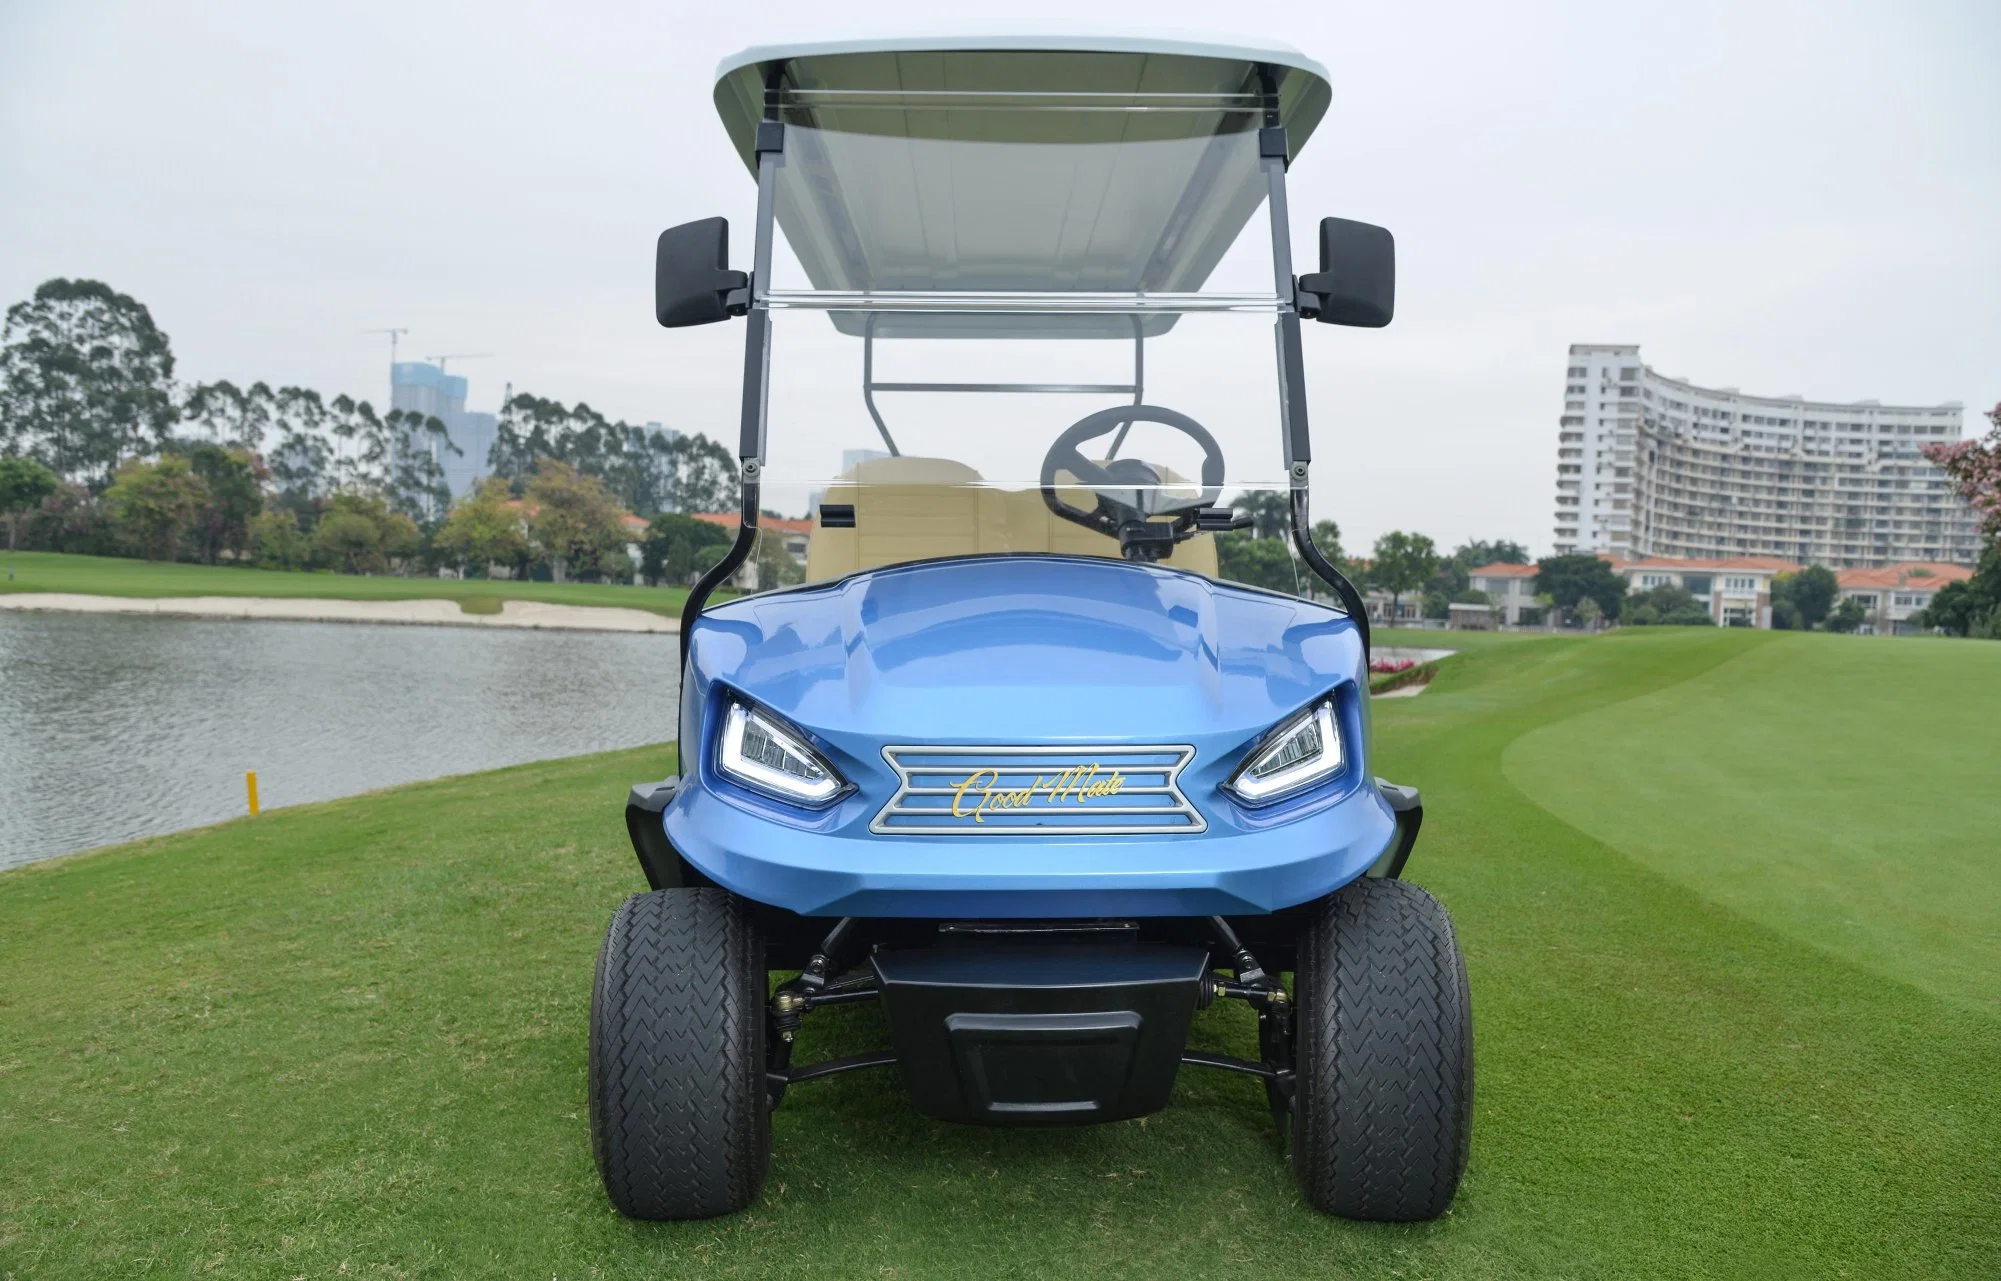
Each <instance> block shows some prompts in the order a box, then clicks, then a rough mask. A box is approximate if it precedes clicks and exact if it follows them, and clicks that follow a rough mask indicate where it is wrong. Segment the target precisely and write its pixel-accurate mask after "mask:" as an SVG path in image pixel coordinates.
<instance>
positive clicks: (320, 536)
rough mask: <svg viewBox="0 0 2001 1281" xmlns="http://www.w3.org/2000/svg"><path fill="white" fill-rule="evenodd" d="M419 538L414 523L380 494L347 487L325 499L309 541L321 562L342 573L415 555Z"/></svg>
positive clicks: (384, 565)
mask: <svg viewBox="0 0 2001 1281" xmlns="http://www.w3.org/2000/svg"><path fill="white" fill-rule="evenodd" d="M421 540H422V535H421V534H420V533H419V531H418V529H417V526H416V524H415V523H414V522H413V521H411V519H410V518H409V517H408V516H405V515H403V514H402V513H401V512H396V511H391V510H390V508H389V503H388V501H387V500H386V499H384V498H383V497H382V495H380V494H372V493H366V492H362V491H356V490H347V491H343V492H341V493H338V494H335V495H334V496H333V497H332V498H329V499H328V500H327V504H326V511H325V512H324V513H323V514H322V515H321V516H320V519H319V523H318V524H316V525H314V526H313V536H312V545H313V554H314V555H315V556H316V557H318V559H319V560H320V561H321V562H322V563H324V564H327V565H330V566H332V567H333V568H335V569H337V570H339V571H340V572H341V573H343V574H372V573H378V572H380V571H381V570H384V569H387V568H389V567H390V562H391V561H392V560H396V559H401V558H407V557H410V556H413V555H415V554H416V552H417V549H418V546H419V544H420V542H421Z"/></svg>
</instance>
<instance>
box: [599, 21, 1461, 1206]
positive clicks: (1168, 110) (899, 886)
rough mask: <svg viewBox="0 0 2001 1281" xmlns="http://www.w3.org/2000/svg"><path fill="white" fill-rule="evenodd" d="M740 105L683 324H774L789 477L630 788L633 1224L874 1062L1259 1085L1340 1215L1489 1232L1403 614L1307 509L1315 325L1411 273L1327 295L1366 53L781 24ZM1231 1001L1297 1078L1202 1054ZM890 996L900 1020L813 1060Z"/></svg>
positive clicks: (674, 292)
mask: <svg viewBox="0 0 2001 1281" xmlns="http://www.w3.org/2000/svg"><path fill="white" fill-rule="evenodd" d="M715 100H716V105H717V107H718V109H719V110H720V112H721V114H722V118H723V123H724V125H725V127H726V128H727V130H728V133H729V136H730V138H731V140H732V142H734V144H735V145H736V148H737V151H738V153H739V154H740V155H741V156H742V158H743V161H744V163H745V165H746V166H747V167H748V168H749V169H750V171H751V172H752V173H753V174H754V175H755V177H756V180H757V214H756V227H755V234H754V237H753V248H752V250H751V258H750V262H751V267H750V270H749V271H748V272H744V271H741V270H733V269H732V268H731V267H730V263H729V251H728V233H727V226H726V224H725V223H724V221H723V220H722V219H720V218H711V219H708V220H705V221H702V222H695V223H689V224H686V225H684V226H679V227H675V228H673V229H672V230H670V231H667V232H666V233H664V234H663V235H662V236H661V237H660V241H659V247H658V260H657V264H656V281H655V284H656V312H657V319H658V320H659V322H660V323H661V324H662V325H665V326H668V327H682V326H690V325H701V324H708V323H712V322H724V321H727V320H729V319H731V318H736V317H741V318H742V319H743V321H744V324H745V327H746V331H745V349H744V364H743V396H742V418H741V433H740V438H739V440H740V443H739V452H740V455H741V459H742V481H743V484H742V504H741V510H740V513H739V524H738V527H737V533H736V539H735V542H734V544H733V545H732V546H731V547H730V549H729V551H728V553H727V554H726V555H725V556H724V557H723V559H722V561H721V562H720V563H719V564H717V565H715V566H714V567H713V568H712V569H710V570H709V571H708V572H707V573H706V574H704V575H703V576H702V577H701V578H700V580H699V581H698V582H697V583H696V585H695V586H694V588H693V590H692V592H691V594H690V596H689V599H688V603H687V607H686V611H685V613H684V614H683V616H682V620H681V638H680V643H681V675H680V679H681V704H680V707H681V713H680V715H681V724H680V744H681V755H680V774H679V776H678V777H677V778H670V779H667V780H664V781H662V782H658V783H649V784H645V785H642V786H639V787H635V788H634V789H633V791H632V794H631V797H630V798H629V801H628V804H627V808H626V821H627V826H628V829H629V831H630V834H631V838H632V844H633V847H634V850H635V851H636V853H637V854H638V857H639V862H640V865H641V867H642V869H643V870H644V872H645V876H646V879H647V882H648V884H649V885H650V886H651V887H652V888H651V890H650V892H648V893H645V894H640V895H636V896H634V897H633V898H631V899H628V900H627V901H626V902H625V903H624V904H623V905H622V906H621V907H619V909H618V910H617V913H616V914H615V915H614V916H613V918H612V922H611V926H610V929H609V932H608V933H607V935H606V938H605V942H604V946H603V950H602V951H601V953H600V955H599V958H598V966H597V975H596V984H595V989H594V992H593V996H592V1003H591V1027H590V1087H589V1088H590V1119H591V1134H592V1142H593V1147H594V1151H595V1156H596V1160H597V1165H598V1169H599V1172H600V1173H601V1174H602V1176H603V1179H604V1184H605V1188H606V1191H607V1192H608V1193H609V1195H610V1198H611V1201H612V1203H613V1205H614V1206H616V1207H617V1209H618V1210H619V1211H620V1212H621V1213H623V1214H625V1215H628V1216H631V1217H634V1218H641V1219H680V1218H695V1217H702V1216H709V1215H717V1214H726V1213H729V1212H731V1211H735V1210H740V1209H742V1208H744V1207H745V1206H748V1205H749V1204H750V1203H751V1202H752V1201H753V1200H755V1199H756V1197H757V1195H758V1191H759V1188H760V1187H761V1185H762V1182H763V1180H764V1177H765V1172H766V1169H767V1167H768V1165H769V1162H770V1152H771V1141H772V1140H771V1115H772V1112H773V1110H774V1109H775V1108H776V1107H777V1106H778V1104H779V1103H780V1102H781V1101H782V1100H783V1099H784V1098H785V1096H786V1095H788V1094H789V1093H791V1092H792V1091H793V1090H795V1089H800V1088H811V1083H812V1082H815V1081H818V1080H822V1079H824V1078H826V1077H829V1076H833V1075H835V1074H837V1073H844V1072H849V1071H858V1070H864V1069H877V1068H884V1069H893V1070H895V1071H896V1072H898V1073H899V1074H900V1075H901V1078H902V1081H903V1084H904V1086H905V1088H906V1089H907V1091H908V1094H909V1098H910V1101H911V1103H912V1104H913V1105H914V1106H915V1107H916V1108H918V1109H919V1110H921V1111H922V1112H924V1113H927V1114H929V1115H930V1116H933V1117H937V1118H940V1119H943V1120H947V1121H954V1122H961V1123H970V1124H982V1125H999V1126H1005V1125H1034V1126H1052V1125H1074V1124H1081V1123H1087V1122H1104V1121H1119V1120H1125V1119H1127V1118H1132V1117H1139V1116H1143V1115H1145V1114H1147V1113H1151V1112H1154V1111H1157V1110H1159V1109H1161V1108H1163V1107H1165V1106H1166V1105H1167V1103H1168V1100H1169V1097H1170V1095H1171V1094H1172V1092H1173V1088H1174V1083H1175V1080H1176V1076H1177V1073H1178V1072H1179V1071H1180V1070H1181V1069H1182V1068H1183V1067H1184V1066H1185V1067H1192V1068H1199V1069H1203V1070H1220V1071H1225V1072H1235V1073H1242V1074H1245V1075H1247V1076H1251V1077H1255V1078H1257V1079H1258V1080H1259V1081H1260V1082H1262V1084H1263V1086H1264V1090H1265V1097H1266V1101H1267V1104H1268V1106H1269V1108H1270V1110H1271V1112H1272V1115H1273V1117H1274V1118H1275V1120H1276V1121H1277V1123H1278V1125H1279V1127H1280V1135H1281V1139H1282V1141H1283V1142H1286V1143H1288V1144H1289V1147H1290V1152H1291V1160H1292V1165H1293V1169H1294V1172H1295V1174H1296V1176H1297V1179H1298V1182H1299V1186H1300V1188H1301V1190H1302V1192H1303V1195H1304V1197H1305V1199H1306V1200H1307V1201H1308V1202H1309V1203H1310V1204H1311V1205H1313V1206H1315V1207H1317V1208H1319V1209H1321V1210H1323V1211H1327V1212H1330V1213H1333V1214H1338V1215H1344V1216H1347V1217H1350V1218H1357V1219H1380V1220H1416V1219H1426V1218H1431V1217H1434V1216H1436V1215H1439V1214H1441V1213H1443V1212H1444V1211H1445V1209H1446V1208H1447V1207H1448V1206H1449V1205H1450V1204H1451V1201H1452V1197H1453V1194H1454V1192H1455V1191H1456V1189H1457V1187H1458V1184H1459V1179H1460V1176H1461V1174H1462V1172H1463V1171H1464V1168H1465V1164H1466V1156H1467V1150H1468V1145H1469V1141H1470V1125H1471V1115H1472V1088H1473V1070H1472V1036H1471V1023H1470V1014H1469V1005H1468V995H1467V988H1466V972H1465V966H1464V963H1463V961H1462V959H1461V956H1460V952H1459V947H1458V943H1457V941H1456V939H1455V937H1454V934H1453V930H1452V925H1451V922H1450V920H1449V919H1448V917H1447V915H1446V913H1445V910H1444V908H1442V907H1441V906H1440V905H1439V904H1438V902H1437V901H1436V900H1435V899H1433V898H1432V897H1431V896H1430V895H1429V894H1427V893H1425V892H1424V891H1423V890H1422V889H1419V888H1417V887H1416V886H1414V885H1412V884H1410V883H1408V882H1405V881H1402V880H1400V879H1399V877H1400V876H1401V874H1402V872H1403V870H1404V866H1405V861H1406V860H1407V859H1408V858H1409V856H1410V853H1411V847H1412V845H1413V844H1414V842H1415V841H1416V838H1417V833H1418V825H1419V822H1420V820H1421V819H1422V816H1423V811H1422V809H1421V807H1420V805H1419V801H1418V794H1417V792H1416V791H1415V790H1414V789H1410V788H1404V787H1398V786H1395V785H1392V784H1390V783H1387V782H1384V781H1382V780H1380V779H1378V778H1376V777H1375V776H1374V775H1373V774H1372V773H1371V769H1370V767H1371V760H1370V743H1369V702H1368V653H1369V623H1368V616H1367V613H1366V611H1365V610H1364V607H1363V604H1362V601H1361V599H1360V597H1359V596H1358V594H1357V593H1356V591H1355V589H1354V588H1353V587H1352V586H1351V585H1350V584H1349V583H1348V581H1347V580H1346V579H1345V578H1343V577H1342V575H1341V573H1340V571H1339V570H1338V569H1337V568H1336V567H1335V565H1334V564H1332V563H1331V562H1330V561H1329V560H1328V558H1327V557H1326V556H1325V555H1323V554H1322V552H1321V550H1320V549H1319V548H1317V547H1316V545H1315V543H1314V538H1313V533H1312V527H1311V525H1310V522H1309V518H1308V506H1307V495H1308V488H1307V478H1308V464H1309V460H1310V457H1311V447H1310V440H1309V436H1308V431H1307V414H1306V393H1305V383H1304V370H1303V359H1302V350H1301V332H1300V322H1301V321H1302V320H1318V321H1321V322H1325V323H1330V324H1338V325H1350V326H1361V327H1380V326H1382V325H1386V324H1388V323H1389V321H1390V317H1391V313H1392V307H1393V294H1394V264H1393V246H1392V242H1391V238H1390V236H1389V233H1388V232H1386V231H1383V230H1382V229H1381V228H1378V227H1373V226H1368V225H1366V224H1362V223H1356V222H1349V221H1344V220H1340V219H1333V218H1330V219H1326V220H1325V221H1323V222H1322V223H1320V225H1319V270H1318V271H1317V272H1311V273H1308V274H1304V275H1300V276H1297V277H1295V275H1294V274H1293V266H1292V261H1291V240H1290V236H1289V231H1288V225H1287V215H1286V200H1285V193H1286V185H1285V180H1286V170H1287V166H1288V165H1289V164H1290V163H1291V162H1292V160H1293V159H1294V157H1295V156H1296V155H1297V154H1298V152H1299V149H1300V148H1301V146H1302V145H1303V144H1304V143H1305V142H1306V141H1307V139H1308V138H1309V137H1310V136H1311V134H1312V133H1313V131H1314V128H1315V126H1316V125H1317V124H1318V123H1319V122H1320V118H1321V116H1322V115H1323V113H1324V112H1325V110H1326V108H1327V105H1328V103H1329V100H1330V93H1329V90H1328V85H1327V77H1326V72H1325V71H1324V70H1323V69H1322V68H1321V67H1320V66H1318V65H1317V64H1315V63H1314V62H1312V61H1310V60H1308V59H1306V58H1304V57H1303V56H1301V55H1300V54H1299V53H1297V52H1296V51H1293V50H1291V49H1287V48H1283V47H1223V46H1214V45H1207V44H1189V43H1181V42H1170V41H1161V40H1152V39H1131V40H1120V39H1093V40H1085V41H1077V40H1058V39H1037V38H1026V39H1024V38H983V39H977V40H961V41H949V40H936V39H933V40H909V41H885V42H874V43H867V44H857V43H842V44H820V45H810V46H798V47H786V48H761V49H753V50H749V51H747V52H745V53H743V54H740V55H738V56H736V57H733V58H731V59H728V60H727V61H725V62H724V63H723V64H722V67H721V69H720V71H719V74H718V78H717V83H716V88H715ZM1260 208H1263V209H1264V210H1265V211H1266V214H1267V215H1268V225H1269V234H1268V235H1258V236H1246V237H1242V238H1241V242H1240V237H1239V233H1240V232H1241V231H1242V230H1243V229H1244V228H1245V227H1246V225H1248V224H1249V223H1251V221H1252V219H1253V217H1254V216H1255V215H1256V214H1257V213H1258V211H1259V209H1260ZM780 231H782V232H783V233H784V234H783V237H782V238H781V237H780V236H779V235H778V232H780ZM1225 286H1230V287H1227V288H1226V287H1225ZM1274 341H1275V343H1276V355H1277V362H1276V374H1277V376H1276V378H1274V377H1273V376H1272V374H1273V365H1272V363H1271V362H1272V359H1273V343H1274ZM774 369H775V370H777V371H778V372H777V376H775V377H774V376H773V371H774ZM780 512H783V513H798V512H807V513H810V516H809V521H808V523H806V524H805V525H804V526H803V528H804V531H805V546H804V549H803V564H802V557H801V555H800V551H801V549H800V547H799V537H800V533H801V528H802V526H801V522H799V521H797V520H793V521H790V522H788V523H786V524H780V523H779V521H778V518H777V516H776V515H775V513H780ZM753 568H754V570H755V574H756V580H755V581H754V582H752V583H750V584H748V586H749V588H750V590H749V591H748V592H747V593H746V594H742V595H739V596H737V597H736V598H734V599H729V600H726V601H722V602H720V603H718V602H717V601H716V599H715V597H716V593H717V591H718V589H719V588H722V587H724V586H725V585H726V584H729V583H732V581H733V580H734V584H735V586H736V587H737V589H738V590H742V589H743V588H744V587H745V586H746V583H745V580H744V579H743V577H741V575H742V574H744V573H747V572H749V571H750V570H751V569H753ZM1252 571H1255V573H1253V572H1252ZM1251 577H1256V578H1258V579H1259V581H1260V583H1261V585H1244V584H1240V583H1238V582H1233V581H1231V580H1232V579H1233V578H1251ZM789 579H797V580H800V581H797V582H788V581H787V580H789ZM775 974H788V975H792V976H791V977H787V978H785V979H784V981H782V982H778V983H776V985H775V986H774V984H773V982H772V976H773V975H775ZM1288 975H1289V976H1290V978H1291V982H1290V984H1289V985H1288V983H1287V982H1286V981H1285V980H1286V977H1287V976H1288ZM1218 1001H1242V1002H1246V1003H1248V1005H1249V1006H1250V1007H1252V1008H1253V1009H1254V1010H1255V1012H1256V1019H1257V1028H1258V1056H1257V1057H1256V1058H1240V1057H1233V1056H1227V1055H1222V1054H1216V1053H1208V1052H1200V1051H1196V1050H1193V1049H1191V1048H1190V1047H1189V1031H1190V1027H1191V1024H1192V1022H1193V1021H1194V1019H1195V1018H1196V1016H1197V1015H1198V1012H1200V1011H1202V1010H1204V1009H1206V1008H1208V1007H1209V1006H1211V1005H1213V1004H1214V1003H1216V1002H1218ZM862 1002H873V1003H877V1004H878V1005H879V1006H880V1008H881V1011H882V1014H883V1016H884V1020H885V1022H886V1025H887V1029H888V1031H887V1037H886V1039H887V1040H888V1042H889V1044H888V1045H887V1046H886V1047H885V1048H883V1049H882V1050H880V1051H879V1052H874V1053H867V1054H861V1055H856V1056H852V1057H846V1058H839V1059H834V1060H830V1061H822V1062H812V1063H802V1062H794V1059H793V1051H794V1046H795V1034H796V1033H797V1031H798V1030H799V1028H800V1026H801V1024H802V1023H803V1022H805V1021H807V1020H827V1019H840V1018H843V1017H844V1016H846V1015H847V1013H848V1012H843V1011H840V1010H837V1009H836V1008H834V1007H837V1006H842V1005H849V1004H855V1003H862Z"/></svg>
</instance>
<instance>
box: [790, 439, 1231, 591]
mask: <svg viewBox="0 0 2001 1281" xmlns="http://www.w3.org/2000/svg"><path fill="white" fill-rule="evenodd" d="M1059 479H1067V474H1066V475H1063V476H1059ZM1162 479H1163V480H1166V481H1169V482H1170V483H1171V482H1173V481H1177V480H1179V479H1180V478H1179V477H1176V476H1173V475H1172V474H1171V473H1170V474H1163V477H1162ZM1061 492H1062V496H1063V499H1064V501H1066V502H1068V503H1070V504H1071V505H1072V506H1074V507H1080V508H1084V509H1086V510H1089V508H1090V507H1091V506H1092V505H1093V504H1094V502H1095V501H1096V500H1095V499H1094V498H1093V497H1092V496H1091V493H1090V491H1089V490H1086V489H1081V488H1074V487H1072V486H1070V485H1064V486H1063V487H1062V491H1061ZM821 503H822V504H823V506H824V505H827V504H836V505H849V506H852V507H853V508H854V511H855V524H854V527H853V528H851V529H843V528H834V529H829V528H827V527H826V526H825V525H824V524H823V523H820V522H816V523H815V525H814V527H813V534H812V540H811V542H810V543H809V544H808V546H807V550H806V581H807V582H809V583H818V582H825V581H827V580H829V579H834V578H840V577H842V576H843V575H847V574H853V573H856V572H858V571H860V570H864V569H877V568H880V567H881V566H884V565H899V564H903V563H906V562H908V561H914V560H934V559H937V558H939V557H943V556H972V555H978V554H981V553H989V552H1058V553H1062V554H1064V555H1069V556H1103V557H1106V558H1108V559H1112V560H1117V559H1118V558H1119V544H1118V540H1117V539H1115V538H1112V537H1110V536H1108V535H1105V534H1100V533H1098V532H1096V531H1095V530H1090V529H1086V528H1084V527H1083V526H1082V525H1078V524H1075V523H1074V522H1071V521H1067V520H1064V519H1063V518H1062V517H1060V516H1058V515H1056V514H1055V513H1054V512H1052V511H1050V510H1049V507H1048V504H1046V503H1044V502H1043V501H1042V491H1041V490H1040V489H1037V488H1030V489H1022V490H1001V489H995V488H990V487H988V486H987V485H986V484H984V483H983V482H982V481H981V479H980V474H979V473H978V472H976V471H974V470H973V469H972V468H970V467H968V466H966V465H965V464H963V463H958V462H954V461H952V460H951V459H949V458H911V457H893V458H871V459H868V460H867V461H865V462H861V463H858V464H856V465H855V466H854V467H851V468H849V469H848V470H847V471H845V472H843V473H841V475H840V477H839V478H838V479H836V480H835V482H834V483H833V484H832V485H830V486H828V488H827V492H826V494H825V496H824V497H823V498H822V499H821ZM1169 563H1170V564H1172V565H1173V566H1174V567H1175V568H1176V569H1186V570H1192V571H1193V572H1195V573H1198V574H1207V575H1209V576H1210V577H1212V578H1213V577H1215V575H1216V569H1217V562H1216V540H1215V538H1214V536H1213V535H1210V534H1197V535H1196V536H1195V537H1193V538H1191V539H1189V540H1188V541H1187V542H1185V543H1182V544H1180V545H1179V546H1177V547H1176V548H1175V549H1174V556H1173V559H1172V560H1171V561H1170V562H1169Z"/></svg>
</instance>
